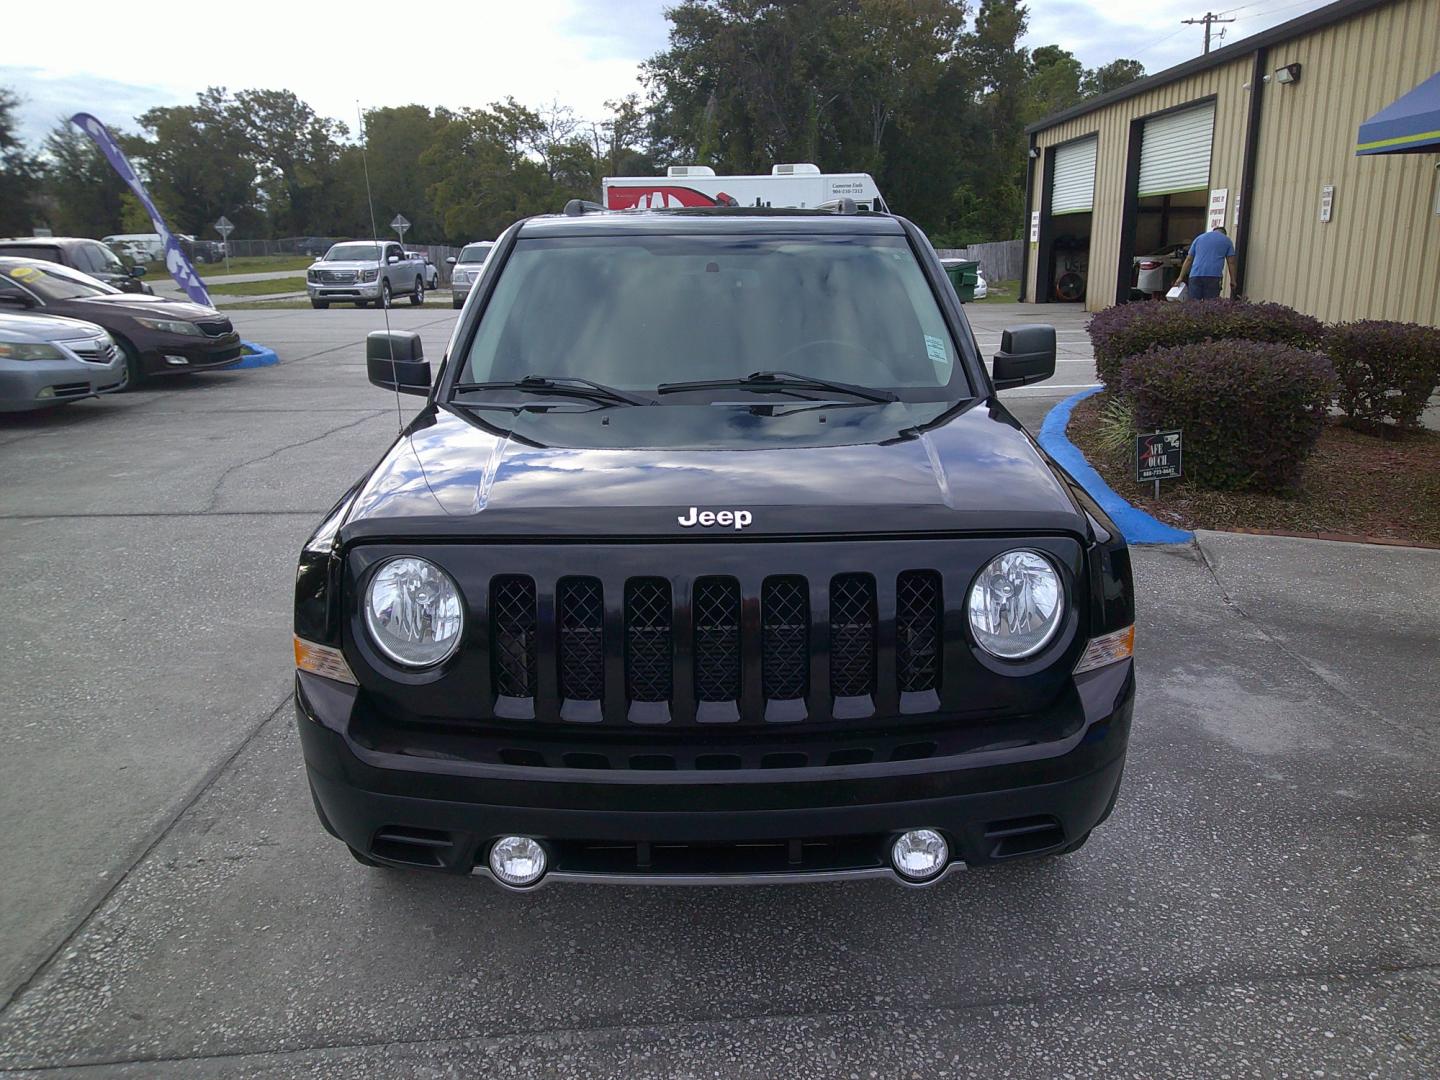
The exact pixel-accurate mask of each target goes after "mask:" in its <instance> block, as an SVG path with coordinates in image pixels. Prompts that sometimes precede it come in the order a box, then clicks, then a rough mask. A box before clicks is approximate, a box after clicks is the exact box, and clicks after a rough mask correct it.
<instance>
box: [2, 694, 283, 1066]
mask: <svg viewBox="0 0 1440 1080" xmlns="http://www.w3.org/2000/svg"><path fill="white" fill-rule="evenodd" d="M293 693H294V691H292V690H289V689H287V690H286V691H285V696H284V697H282V698H281V699H280V701H279V703H278V704H276V706H275V707H274V708H273V709H269V710H266V711H265V712H264V713H262V714H261V717H260V720H259V721H258V722H257V723H256V724H255V726H254V727H252V728H251V729H250V730H249V731H248V732H246V733H245V736H244V737H243V738H242V739H240V741H239V742H237V743H236V745H235V748H234V749H233V750H231V751H230V753H228V754H226V755H225V757H224V758H222V759H221V760H220V761H219V762H217V763H216V764H215V765H213V766H211V767H210V769H208V770H207V771H206V772H205V774H204V775H203V776H201V778H200V781H199V783H198V784H197V785H196V786H195V787H194V788H192V789H191V791H190V794H188V795H187V796H185V797H184V798H182V799H181V800H180V804H179V805H178V806H177V807H176V808H175V811H174V812H173V813H172V814H170V815H169V816H168V817H167V818H165V819H163V820H162V821H161V822H160V824H159V825H158V827H157V828H156V829H155V830H154V832H153V835H152V836H151V838H150V839H149V840H148V841H142V846H141V847H140V850H139V853H138V854H137V855H136V856H135V857H134V858H133V859H131V860H130V862H129V863H128V864H127V865H126V866H125V867H124V869H123V870H121V871H120V872H119V873H118V874H116V875H115V876H114V879H113V880H112V881H110V882H108V883H107V884H106V886H105V888H104V890H103V891H101V892H100V893H99V895H98V896H95V898H94V899H93V901H92V902H90V903H89V904H87V905H86V910H85V913H84V914H83V915H81V916H80V917H79V918H78V919H76V920H75V924H74V925H73V926H72V927H71V928H70V929H69V930H67V931H65V933H64V934H63V936H62V937H61V938H60V940H59V941H58V942H57V943H56V945H55V947H54V948H53V949H51V950H50V951H49V952H48V953H46V954H45V956H44V957H43V958H42V959H41V961H40V962H39V963H38V964H37V965H35V969H34V970H33V971H31V972H30V974H29V975H27V976H26V977H25V978H24V979H23V980H22V981H21V982H20V983H19V984H18V985H17V986H16V987H15V989H14V990H13V991H12V992H11V993H10V995H9V997H7V998H6V999H5V1000H4V1002H3V1003H0V1019H3V1018H4V1016H5V1014H6V1013H7V1012H9V1011H10V1007H11V1006H12V1005H14V1004H15V1003H16V1002H17V1001H19V1000H20V998H21V996H22V995H23V994H25V993H26V992H27V991H28V990H30V988H31V987H33V986H34V985H35V983H36V982H37V981H38V980H39V979H40V978H41V977H42V976H43V975H44V974H45V973H46V972H47V971H49V970H50V967H51V966H52V965H53V964H54V963H55V960H56V958H57V957H58V956H59V955H60V954H61V953H62V952H64V951H65V949H66V948H67V947H68V946H69V945H70V943H71V942H72V941H74V940H75V938H77V937H78V936H79V935H80V934H82V933H83V932H84V931H85V928H86V927H88V926H89V925H90V922H91V920H92V919H94V918H95V916H96V914H97V913H98V912H99V911H100V909H101V908H103V907H104V906H105V905H106V904H107V903H108V902H109V900H110V898H111V897H112V896H114V895H115V893H116V890H118V889H119V888H120V886H121V885H123V884H124V883H125V882H126V881H128V880H130V875H131V874H132V873H134V871H135V868H136V867H137V866H139V865H140V864H141V863H142V862H144V861H145V860H146V859H147V858H148V857H149V856H150V853H151V852H152V851H154V850H155V849H156V848H157V847H158V846H159V845H160V844H161V842H163V841H164V839H165V838H166V837H167V836H169V835H170V833H171V831H172V830H173V829H174V828H175V826H176V825H177V824H178V823H179V821H180V819H181V818H183V817H184V816H185V815H186V813H188V812H189V810H190V808H191V807H192V806H194V805H195V804H196V803H198V802H199V801H200V799H201V798H202V797H203V796H204V795H205V793H206V792H207V791H209V790H210V788H211V787H213V786H214V784H215V782H216V781H217V780H219V779H220V777H221V776H222V775H224V773H225V771H226V770H227V769H228V768H229V767H230V766H231V765H232V764H234V762H235V760H236V759H237V758H238V757H239V756H240V755H241V753H243V752H244V750H245V748H246V747H248V746H249V745H250V744H251V743H252V742H254V741H255V738H256V737H257V736H258V735H259V734H260V733H261V732H262V731H264V730H265V728H266V726H267V725H268V724H269V723H270V722H271V721H272V720H274V719H275V718H276V717H278V716H279V715H280V714H281V712H283V711H284V710H285V707H286V706H287V705H289V704H290V700H291V696H292V694H293ZM5 1071H13V1070H9V1069H8V1067H7V1068H5V1069H0V1072H5Z"/></svg>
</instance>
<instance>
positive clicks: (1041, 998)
mask: <svg viewBox="0 0 1440 1080" xmlns="http://www.w3.org/2000/svg"><path fill="white" fill-rule="evenodd" d="M1432 972H1433V973H1437V974H1440V964H1408V965H1406V964H1392V965H1385V964H1381V965H1375V966H1372V967H1362V968H1349V969H1340V968H1335V969H1327V970H1323V971H1304V972H1296V973H1292V974H1289V975H1274V976H1260V977H1257V978H1245V977H1241V976H1230V977H1226V978H1216V979H1204V978H1200V979H1150V980H1134V981H1130V982H1125V983H1119V984H1116V985H1114V986H1108V987H1103V988H1101V987H1097V988H1095V989H1091V990H1080V991H1066V992H1060V993H1051V994H1046V993H1040V994H1006V995H1000V996H997V997H992V998H982V999H979V1000H977V1001H973V1002H965V1003H956V1004H951V1005H936V1004H933V1002H932V1003H929V1004H926V1005H925V1006H923V1007H921V1008H918V1009H895V1008H859V1009H830V1010H821V1011H812V1012H779V1011H772V1012H758V1013H750V1014H744V1015H738V1016H733V1015H732V1016H723V1017H715V1018H713V1019H680V1020H670V1021H660V1022H650V1023H636V1024H625V1023H619V1024H616V1023H598V1024H589V1025H585V1024H581V1025H576V1026H573V1027H555V1026H552V1027H540V1028H534V1029H530V1030H524V1031H505V1032H499V1033H488V1034H475V1035H468V1036H458V1037H442V1038H416V1039H377V1040H375V1041H373V1042H329V1043H324V1042H322V1043H315V1044H312V1045H309V1046H300V1047H290V1048H287V1049H284V1050H238V1051H231V1052H217V1053H213V1054H181V1055H176V1056H160V1055H155V1056H149V1057H146V1056H136V1057H113V1058H96V1059H92V1060H89V1061H72V1062H66V1063H63V1064H55V1065H27V1066H3V1067H0V1076H3V1075H5V1074H6V1073H12V1074H14V1073H25V1072H30V1073H34V1072H52V1071H55V1070H60V1069H83V1070H91V1069H108V1068H113V1067H116V1066H125V1065H164V1064H179V1063H183V1062H198V1061H235V1062H239V1061H244V1060H246V1059H254V1058H263V1057H269V1058H282V1059H283V1058H299V1057H302V1056H303V1055H307V1054H316V1053H323V1052H326V1051H341V1052H344V1051H352V1050H354V1051H363V1050H377V1049H382V1048H386V1047H425V1046H451V1045H454V1046H464V1045H467V1044H501V1043H504V1042H507V1041H509V1040H514V1039H523V1040H526V1041H527V1042H529V1041H533V1040H536V1039H544V1038H556V1037H569V1036H580V1037H582V1038H583V1037H593V1036H606V1035H614V1034H643V1033H654V1034H655V1035H659V1034H661V1033H664V1032H674V1031H686V1030H691V1031H704V1030H712V1029H716V1028H724V1027H727V1026H733V1025H752V1024H763V1023H766V1022H768V1021H772V1020H781V1021H783V1020H791V1021H812V1022H813V1021H824V1020H840V1019H846V1020H853V1019H859V1018H865V1017H873V1018H883V1017H891V1016H905V1017H909V1018H918V1017H920V1016H923V1015H932V1016H957V1015H958V1016H964V1015H966V1014H972V1013H979V1012H984V1011H987V1010H995V1009H1024V1008H1028V1007H1032V1006H1037V1005H1048V1004H1052V1003H1066V1004H1083V1003H1085V1002H1092V1001H1101V1000H1104V999H1106V998H1114V997H1120V996H1125V995H1131V994H1144V993H1177V992H1180V993H1183V992H1193V991H1202V990H1209V989H1215V988H1238V987H1278V986H1295V985H1301V984H1306V983H1328V982H1330V981H1332V980H1333V981H1337V982H1338V981H1342V980H1352V979H1353V980H1356V981H1357V982H1358V981H1360V980H1366V979H1376V978H1384V977H1385V976H1388V975H1408V974H1419V973H1432Z"/></svg>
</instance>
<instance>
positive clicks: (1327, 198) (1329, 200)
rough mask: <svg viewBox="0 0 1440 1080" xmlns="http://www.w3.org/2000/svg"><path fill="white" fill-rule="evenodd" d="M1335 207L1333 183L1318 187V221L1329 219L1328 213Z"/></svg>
mask: <svg viewBox="0 0 1440 1080" xmlns="http://www.w3.org/2000/svg"><path fill="white" fill-rule="evenodd" d="M1334 209H1335V185H1334V184H1326V185H1325V186H1324V187H1322V188H1321V189H1320V221H1321V222H1322V223H1324V222H1327V221H1329V220H1330V214H1331V212H1332V211H1333V210H1334Z"/></svg>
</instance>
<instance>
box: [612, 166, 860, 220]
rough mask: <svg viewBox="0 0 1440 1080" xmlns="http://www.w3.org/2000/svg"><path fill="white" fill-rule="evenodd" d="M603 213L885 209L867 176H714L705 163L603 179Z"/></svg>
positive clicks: (791, 170) (782, 171)
mask: <svg viewBox="0 0 1440 1080" xmlns="http://www.w3.org/2000/svg"><path fill="white" fill-rule="evenodd" d="M602 188H603V191H604V196H605V208H606V209H607V210H630V209H640V210H669V209H673V208H675V207H681V206H774V207H796V208H800V209H805V208H814V207H817V206H822V205H824V204H826V203H830V202H834V201H835V200H836V199H853V200H855V203H856V205H857V206H859V207H862V208H866V209H871V210H880V211H883V210H886V206H885V200H884V199H882V198H881V197H880V189H879V188H877V187H876V186H875V181H874V179H873V178H872V177H871V176H870V174H869V173H822V172H821V171H820V169H819V167H818V166H816V165H809V164H797V165H776V166H775V167H774V168H772V169H771V170H770V175H768V176H716V175H715V170H714V169H712V168H710V167H709V166H708V165H671V166H670V168H669V169H668V170H667V171H666V174H665V175H664V176H607V177H605V179H604V182H603V185H602Z"/></svg>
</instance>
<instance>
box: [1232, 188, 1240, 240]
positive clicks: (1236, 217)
mask: <svg viewBox="0 0 1440 1080" xmlns="http://www.w3.org/2000/svg"><path fill="white" fill-rule="evenodd" d="M1230 228H1231V229H1233V230H1234V232H1235V235H1236V236H1239V235H1240V195H1239V193H1238V192H1237V193H1236V195H1235V209H1234V210H1233V211H1232V212H1231V214H1230Z"/></svg>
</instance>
